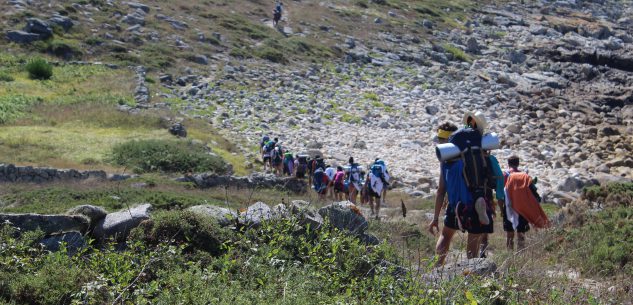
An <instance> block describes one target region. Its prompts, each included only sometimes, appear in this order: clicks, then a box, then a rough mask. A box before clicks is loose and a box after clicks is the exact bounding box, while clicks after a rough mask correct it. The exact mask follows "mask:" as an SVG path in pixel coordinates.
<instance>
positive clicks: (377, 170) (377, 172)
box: [371, 163, 382, 178]
mask: <svg viewBox="0 0 633 305" xmlns="http://www.w3.org/2000/svg"><path fill="white" fill-rule="evenodd" d="M371 173H372V174H373V175H374V176H375V177H376V178H382V166H381V165H380V164H377V163H374V165H372V166H371Z"/></svg>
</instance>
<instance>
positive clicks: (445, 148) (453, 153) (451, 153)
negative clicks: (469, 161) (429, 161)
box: [435, 143, 461, 161]
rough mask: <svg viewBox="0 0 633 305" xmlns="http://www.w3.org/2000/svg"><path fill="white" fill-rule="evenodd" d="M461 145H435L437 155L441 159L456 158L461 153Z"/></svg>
mask: <svg viewBox="0 0 633 305" xmlns="http://www.w3.org/2000/svg"><path fill="white" fill-rule="evenodd" d="M460 153H461V151H460V150H459V147H457V145H455V144H453V143H444V144H438V145H437V146H435V155H436V156H437V159H438V160H440V161H446V160H450V159H453V158H456V157H458V156H459V155H460Z"/></svg>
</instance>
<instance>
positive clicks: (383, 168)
mask: <svg viewBox="0 0 633 305" xmlns="http://www.w3.org/2000/svg"><path fill="white" fill-rule="evenodd" d="M370 170H371V172H372V173H373V174H374V176H376V177H378V178H380V181H382V183H383V185H384V187H383V188H382V192H381V194H380V203H385V200H387V198H386V197H387V187H388V186H389V180H390V179H391V177H390V176H389V171H388V170H387V165H386V164H385V161H383V160H382V159H380V158H376V160H374V164H372V165H371V167H370Z"/></svg>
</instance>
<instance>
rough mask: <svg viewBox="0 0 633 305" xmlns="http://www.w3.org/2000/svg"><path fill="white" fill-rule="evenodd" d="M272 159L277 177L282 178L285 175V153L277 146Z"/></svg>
mask: <svg viewBox="0 0 633 305" xmlns="http://www.w3.org/2000/svg"><path fill="white" fill-rule="evenodd" d="M270 158H271V160H272V161H271V162H272V164H273V170H274V172H275V175H277V176H281V175H282V174H283V151H282V150H281V147H280V146H275V149H273V152H272V154H271V156H270Z"/></svg>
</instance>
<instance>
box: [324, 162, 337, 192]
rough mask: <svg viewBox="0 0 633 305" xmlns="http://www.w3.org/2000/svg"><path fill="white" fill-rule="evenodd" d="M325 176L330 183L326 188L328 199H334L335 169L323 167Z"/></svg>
mask: <svg viewBox="0 0 633 305" xmlns="http://www.w3.org/2000/svg"><path fill="white" fill-rule="evenodd" d="M325 174H326V175H327V177H328V179H329V181H330V183H329V184H328V186H327V194H328V196H329V197H330V199H334V197H335V196H334V175H336V168H335V167H334V166H332V165H328V166H326V167H325Z"/></svg>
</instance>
